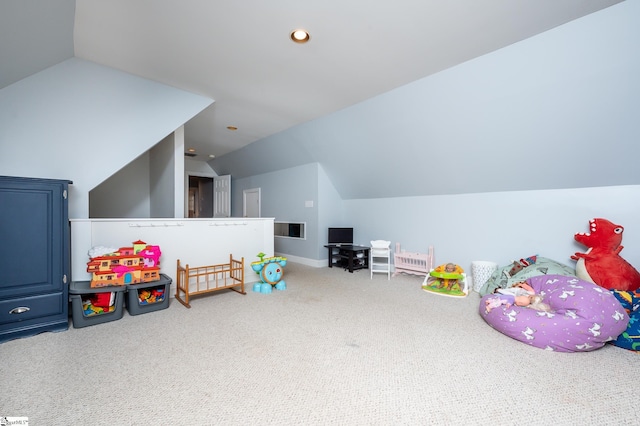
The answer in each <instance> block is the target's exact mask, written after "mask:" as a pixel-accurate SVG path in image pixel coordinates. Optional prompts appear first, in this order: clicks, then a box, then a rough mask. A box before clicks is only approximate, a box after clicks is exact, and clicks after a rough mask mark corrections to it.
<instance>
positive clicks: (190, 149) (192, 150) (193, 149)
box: [187, 148, 196, 152]
mask: <svg viewBox="0 0 640 426" xmlns="http://www.w3.org/2000/svg"><path fill="white" fill-rule="evenodd" d="M187 151H189V152H196V149H195V148H189V149H187Z"/></svg>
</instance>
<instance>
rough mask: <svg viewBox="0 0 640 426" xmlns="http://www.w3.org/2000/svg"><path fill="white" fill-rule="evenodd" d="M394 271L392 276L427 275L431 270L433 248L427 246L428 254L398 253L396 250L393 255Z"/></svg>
mask: <svg viewBox="0 0 640 426" xmlns="http://www.w3.org/2000/svg"><path fill="white" fill-rule="evenodd" d="M393 263H394V267H395V270H394V272H393V276H394V277H395V276H396V275H398V274H401V273H405V274H413V275H424V276H426V275H428V274H429V271H431V270H432V269H433V246H429V252H428V253H426V254H425V253H410V252H404V251H403V252H400V250H398V249H396V251H395V253H394V255H393Z"/></svg>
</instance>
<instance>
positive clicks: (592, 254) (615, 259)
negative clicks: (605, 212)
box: [571, 218, 640, 291]
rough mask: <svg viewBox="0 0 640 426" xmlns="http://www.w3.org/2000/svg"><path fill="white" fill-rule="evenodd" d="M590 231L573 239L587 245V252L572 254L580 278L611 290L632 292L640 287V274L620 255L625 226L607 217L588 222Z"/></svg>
mask: <svg viewBox="0 0 640 426" xmlns="http://www.w3.org/2000/svg"><path fill="white" fill-rule="evenodd" d="M589 230H590V233H586V234H585V233H583V232H580V233H577V234H575V236H574V239H575V240H576V241H577V242H579V243H581V244H583V245H585V246H586V247H588V250H587V252H586V253H576V254H575V255H573V256H571V258H572V259H573V260H576V261H577V263H576V275H577V276H578V278H580V279H582V280H585V281H589V282H592V283H594V284H597V285H599V286H600V287H604V288H606V289H608V290H623V291H633V290H636V289H638V288H640V273H639V272H638V271H637V270H636V269H635V268H634V267H633V266H631V265H630V264H629V262H627V261H626V260H624V259H623V258H622V257H620V254H619V253H620V251H621V250H622V248H623V246H621V245H620V243H621V242H622V232H623V231H624V228H623V227H622V226H620V225H615V224H613V223H611V222H610V221H608V220H607V219H602V218H596V219H591V220H590V221H589Z"/></svg>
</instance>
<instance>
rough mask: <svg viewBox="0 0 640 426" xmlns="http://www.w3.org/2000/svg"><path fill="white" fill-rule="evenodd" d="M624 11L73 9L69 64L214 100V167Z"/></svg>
mask: <svg viewBox="0 0 640 426" xmlns="http://www.w3.org/2000/svg"><path fill="white" fill-rule="evenodd" d="M620 1H621V0H519V1H513V0H485V1H478V0H448V1H437V0H395V1H382V0H373V1H372V0H306V1H294V0H270V1H264V0H242V1H207V0H181V1H175V0H110V1H103V0H76V17H75V25H74V45H75V46H74V49H75V50H74V53H75V56H77V57H79V58H83V59H87V60H91V61H94V62H97V63H100V64H104V65H107V66H110V67H113V68H116V69H120V70H123V71H126V72H129V73H132V74H135V75H139V76H142V77H145V78H148V79H151V80H156V81H159V82H162V83H165V84H168V85H171V86H174V87H177V88H180V89H184V90H187V91H190V92H194V93H197V94H200V95H204V96H207V97H209V98H212V99H214V100H215V103H214V104H213V105H212V106H210V107H209V108H207V109H206V110H204V111H203V112H202V113H200V114H199V115H198V116H196V117H195V118H194V119H192V120H191V121H190V122H188V123H187V124H186V127H185V143H186V146H187V147H188V148H193V149H194V150H195V152H196V154H197V158H198V159H202V160H208V159H209V158H210V157H209V156H210V155H215V156H218V157H219V156H221V155H224V154H226V153H229V152H232V151H234V150H237V149H239V148H242V147H244V146H245V145H247V144H250V143H252V142H255V141H257V140H259V139H262V138H264V137H267V136H270V135H273V134H275V133H278V132H280V131H283V130H285V129H288V128H290V127H292V126H295V125H297V124H300V123H304V122H307V121H310V120H313V119H315V118H319V117H322V116H325V115H327V114H330V113H332V112H334V111H337V110H340V109H342V108H345V107H348V106H350V105H353V104H355V103H358V102H360V101H363V100H365V99H369V98H371V97H374V96H376V95H378V94H381V93H384V92H387V91H389V90H392V89H394V88H397V87H400V86H402V85H405V84H407V83H410V82H412V81H415V80H417V79H420V78H423V77H425V76H428V75H431V74H434V73H436V72H438V71H441V70H443V69H446V68H449V67H452V66H454V65H457V64H460V63H462V62H465V61H468V60H470V59H473V58H475V57H478V56H481V55H483V54H486V53H488V52H491V51H494V50H497V49H500V48H502V47H505V46H508V45H510V44H513V43H516V42H518V41H521V40H523V39H526V38H528V37H531V36H533V35H535V34H538V33H541V32H544V31H547V30H549V29H551V28H554V27H556V26H559V25H562V24H564V23H566V22H569V21H571V20H574V19H577V18H579V17H582V16H584V15H587V14H590V13H592V12H595V11H597V10H600V9H603V8H606V7H608V6H611V5H613V4H616V3H619V2H620ZM297 28H304V29H306V30H308V31H309V33H310V35H311V39H310V41H309V42H308V43H306V44H298V43H294V42H292V41H291V39H290V37H289V36H290V33H291V31H292V30H294V29H297ZM228 126H234V127H236V128H237V130H229V129H228Z"/></svg>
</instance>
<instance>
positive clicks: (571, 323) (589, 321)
mask: <svg viewBox="0 0 640 426" xmlns="http://www.w3.org/2000/svg"><path fill="white" fill-rule="evenodd" d="M526 282H527V283H528V284H529V285H530V286H531V287H532V288H533V290H534V291H535V293H536V294H539V295H541V296H543V302H544V303H546V304H548V305H549V306H550V311H549V312H541V311H537V310H535V309H532V308H530V307H522V306H516V305H507V304H504V301H503V300H498V298H499V296H498V295H496V294H487V295H485V296H484V297H482V299H481V300H480V307H479V312H480V316H482V318H484V320H485V321H486V322H487V324H489V325H490V326H491V327H493V328H495V329H496V330H498V331H499V332H501V333H503V334H506V335H507V336H509V337H512V338H514V339H516V340H520V341H521V342H523V343H526V344H528V345H531V346H535V347H537V348H541V349H546V350H550V351H558V352H587V351H593V350H595V349H599V348H601V347H603V346H604V345H605V343H606V342H609V341H613V340H616V338H617V337H618V336H619V335H620V334H621V333H622V332H623V331H625V330H626V329H627V325H628V323H629V316H628V315H627V312H626V311H625V309H624V308H623V307H622V305H621V304H620V302H618V300H617V299H616V298H615V296H614V295H613V294H611V292H610V291H609V290H606V289H604V288H602V287H600V286H598V285H596V284H592V283H590V282H587V281H582V280H580V279H579V278H576V277H570V276H564V275H540V276H536V277H531V278H529V279H527V280H526ZM499 302H502V303H499Z"/></svg>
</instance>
